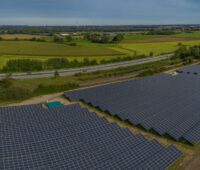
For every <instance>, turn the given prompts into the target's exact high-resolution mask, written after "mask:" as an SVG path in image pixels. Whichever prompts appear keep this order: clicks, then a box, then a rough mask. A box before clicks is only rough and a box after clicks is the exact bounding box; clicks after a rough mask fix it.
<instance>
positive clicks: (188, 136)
mask: <svg viewBox="0 0 200 170" xmlns="http://www.w3.org/2000/svg"><path fill="white" fill-rule="evenodd" d="M193 67H194V68H193ZM189 69H190V70H193V71H194V70H195V72H197V71H199V72H200V66H190V67H189ZM183 70H186V71H188V68H187V67H186V68H185V69H183ZM65 96H66V97H67V98H69V99H71V100H83V101H84V102H86V103H89V104H91V105H93V106H95V107H98V108H100V109H101V110H102V111H106V112H108V113H110V114H111V115H117V116H118V117H120V118H121V119H122V120H128V121H129V122H131V123H132V124H133V125H140V126H142V127H143V128H145V129H146V130H152V129H153V130H154V131H155V132H157V133H158V134H160V135H166V136H170V137H171V138H173V139H175V140H177V141H178V140H180V141H183V140H184V141H186V142H189V143H191V144H197V143H198V142H200V133H197V129H199V124H200V113H199V110H200V104H199V103H200V77H199V76H194V75H192V76H191V75H188V74H180V75H178V76H171V75H166V74H158V75H155V76H151V77H147V78H140V79H137V80H130V81H125V82H122V83H115V84H111V85H104V86H100V87H94V88H90V89H84V90H78V91H74V92H67V93H65Z"/></svg>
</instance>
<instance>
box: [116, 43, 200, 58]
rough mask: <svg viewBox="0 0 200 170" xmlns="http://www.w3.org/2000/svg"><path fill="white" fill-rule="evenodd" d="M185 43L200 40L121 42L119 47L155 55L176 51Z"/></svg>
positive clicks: (188, 44)
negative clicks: (179, 45)
mask: <svg viewBox="0 0 200 170" xmlns="http://www.w3.org/2000/svg"><path fill="white" fill-rule="evenodd" d="M180 42H181V43H182V44H183V45H187V46H190V45H200V40H196V41H173V42H153V43H123V44H119V45H118V47H119V48H123V49H124V50H129V51H132V52H133V53H134V52H136V53H137V54H145V55H149V53H150V52H153V54H154V55H160V54H164V53H171V52H174V51H175V50H176V49H177V48H178V44H179V43H180Z"/></svg>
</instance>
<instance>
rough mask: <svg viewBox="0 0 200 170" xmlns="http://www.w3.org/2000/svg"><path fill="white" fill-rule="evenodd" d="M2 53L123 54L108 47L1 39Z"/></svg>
mask: <svg viewBox="0 0 200 170" xmlns="http://www.w3.org/2000/svg"><path fill="white" fill-rule="evenodd" d="M0 55H22V56H25V55H28V56H112V55H122V53H120V52H119V51H115V50H113V49H110V48H107V47H101V46H98V47H95V46H92V47H82V46H75V47H72V46H68V45H65V44H55V43H46V42H45V43H43V42H28V41H1V42H0Z"/></svg>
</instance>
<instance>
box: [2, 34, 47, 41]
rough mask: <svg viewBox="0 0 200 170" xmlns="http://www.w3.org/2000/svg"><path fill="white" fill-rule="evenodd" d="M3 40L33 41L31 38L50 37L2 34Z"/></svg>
mask: <svg viewBox="0 0 200 170" xmlns="http://www.w3.org/2000/svg"><path fill="white" fill-rule="evenodd" d="M0 37H1V38H3V39H6V40H12V39H15V38H18V39H24V40H25V39H31V38H34V37H35V38H47V37H48V36H43V35H30V34H2V35H0Z"/></svg>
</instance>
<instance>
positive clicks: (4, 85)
mask: <svg viewBox="0 0 200 170" xmlns="http://www.w3.org/2000/svg"><path fill="white" fill-rule="evenodd" d="M11 85H12V82H11V80H10V79H3V80H0V87H2V88H8V87H10V86H11Z"/></svg>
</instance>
